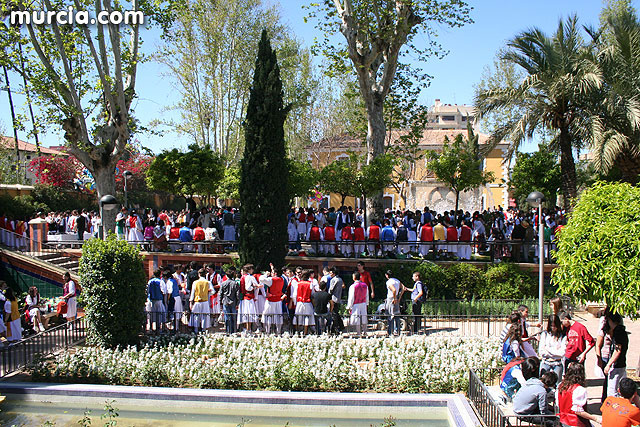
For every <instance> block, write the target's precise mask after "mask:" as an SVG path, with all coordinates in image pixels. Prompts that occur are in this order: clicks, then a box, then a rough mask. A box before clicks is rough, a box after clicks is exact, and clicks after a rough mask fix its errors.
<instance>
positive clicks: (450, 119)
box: [442, 116, 456, 122]
mask: <svg viewBox="0 0 640 427" xmlns="http://www.w3.org/2000/svg"><path fill="white" fill-rule="evenodd" d="M442 120H444V121H447V122H454V121H455V120H456V117H455V116H442Z"/></svg>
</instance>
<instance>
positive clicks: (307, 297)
mask: <svg viewBox="0 0 640 427" xmlns="http://www.w3.org/2000/svg"><path fill="white" fill-rule="evenodd" d="M301 278H302V280H301V281H300V282H298V289H297V291H296V301H297V303H296V317H295V318H294V323H295V324H296V325H298V326H300V325H303V326H304V334H305V335H307V334H308V333H309V326H315V324H316V321H315V316H314V311H313V304H312V303H311V281H310V279H311V270H303V271H302V275H301Z"/></svg>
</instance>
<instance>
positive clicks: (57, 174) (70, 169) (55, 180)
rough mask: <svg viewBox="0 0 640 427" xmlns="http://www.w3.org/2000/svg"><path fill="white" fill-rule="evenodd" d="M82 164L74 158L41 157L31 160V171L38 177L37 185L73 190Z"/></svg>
mask: <svg viewBox="0 0 640 427" xmlns="http://www.w3.org/2000/svg"><path fill="white" fill-rule="evenodd" d="M79 168H80V164H79V163H78V161H77V160H76V159H75V158H74V157H66V156H40V157H36V158H35V159H33V160H31V162H30V163H29V171H31V172H32V173H33V174H34V175H35V177H36V184H42V185H50V186H52V187H57V188H62V189H72V188H73V179H74V178H75V176H76V174H77V172H78V170H79Z"/></svg>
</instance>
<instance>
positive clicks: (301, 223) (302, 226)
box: [298, 208, 307, 239]
mask: <svg viewBox="0 0 640 427" xmlns="http://www.w3.org/2000/svg"><path fill="white" fill-rule="evenodd" d="M298 235H300V238H301V239H304V236H306V235H307V214H306V213H305V212H304V208H300V209H298Z"/></svg>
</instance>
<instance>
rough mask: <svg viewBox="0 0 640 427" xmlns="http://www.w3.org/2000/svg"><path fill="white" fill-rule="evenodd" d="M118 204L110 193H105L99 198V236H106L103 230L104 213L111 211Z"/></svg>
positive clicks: (103, 237) (102, 237)
mask: <svg viewBox="0 0 640 427" xmlns="http://www.w3.org/2000/svg"><path fill="white" fill-rule="evenodd" d="M117 206H118V200H117V199H116V198H115V197H113V196H112V195H111V194H105V195H104V196H102V197H101V198H100V238H101V239H105V238H106V237H107V236H106V234H107V233H105V232H104V213H105V211H112V210H114V209H115V208H116V207H117Z"/></svg>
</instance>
